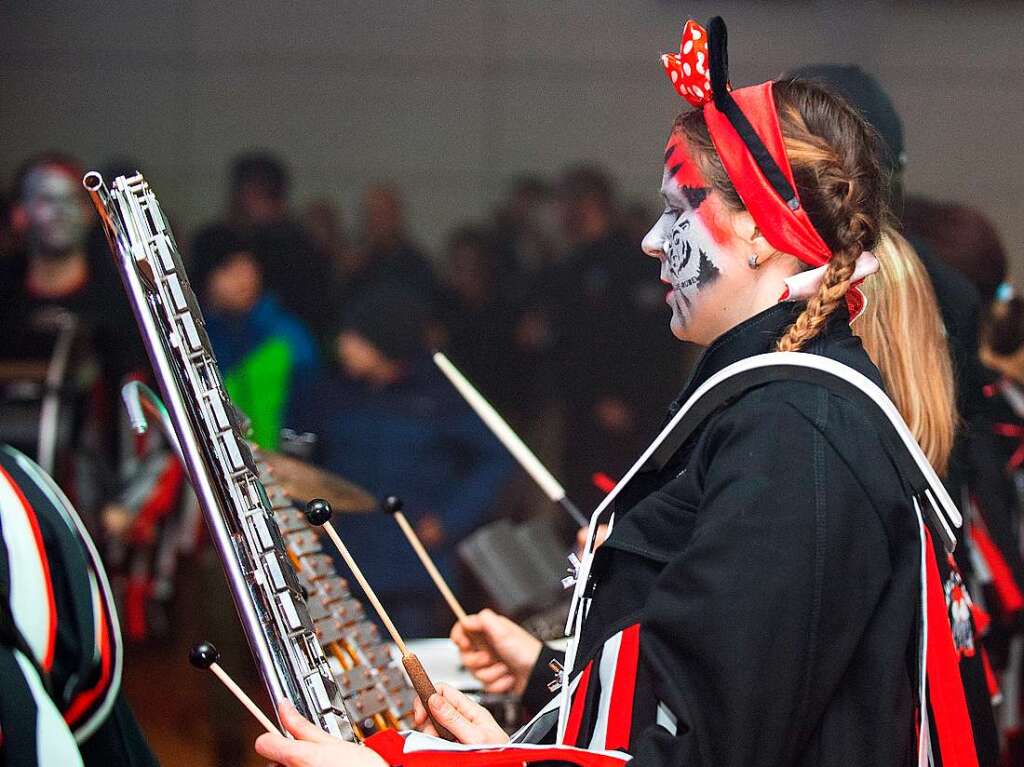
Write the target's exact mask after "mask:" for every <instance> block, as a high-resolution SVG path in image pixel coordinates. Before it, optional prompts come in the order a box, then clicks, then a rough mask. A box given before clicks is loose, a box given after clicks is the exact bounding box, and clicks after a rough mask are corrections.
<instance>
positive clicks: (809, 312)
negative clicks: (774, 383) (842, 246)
mask: <svg viewBox="0 0 1024 767" xmlns="http://www.w3.org/2000/svg"><path fill="white" fill-rule="evenodd" d="M858 255H860V254H859V253H858ZM856 260H857V257H856V256H853V255H852V254H849V253H844V254H842V255H839V254H836V255H834V256H833V257H832V260H831V261H829V264H828V269H826V270H825V276H824V278H823V279H822V281H821V286H820V287H819V288H818V293H817V295H815V296H813V297H812V298H811V299H810V300H809V301H808V302H807V307H806V308H805V309H804V310H803V311H802V312H800V316H799V317H797V318H796V320H795V321H794V322H793V324H792V325H790V326H789V330H787V331H786V334H785V335H784V336H782V338H780V339H779V343H778V345H777V346H776V347H775V348H776V349H777V350H778V351H780V352H796V351H800V349H801V348H802V347H803V345H804V344H806V343H807V342H808V341H810V340H811V339H812V338H814V337H815V336H816V335H818V333H819V332H821V329H822V328H823V327H824V326H825V323H826V322H827V321H828V318H829V316H830V315H831V314H832V312H834V311H835V310H836V307H838V306H839V304H840V303H841V302H842V301H845V300H846V291H847V290H849V288H850V278H851V277H853V269H854V263H855V262H856Z"/></svg>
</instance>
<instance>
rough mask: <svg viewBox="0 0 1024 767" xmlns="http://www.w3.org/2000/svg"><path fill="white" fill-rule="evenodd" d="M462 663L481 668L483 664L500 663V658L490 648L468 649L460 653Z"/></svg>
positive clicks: (466, 665) (469, 666)
mask: <svg viewBox="0 0 1024 767" xmlns="http://www.w3.org/2000/svg"><path fill="white" fill-rule="evenodd" d="M460 655H461V657H462V665H463V666H465V667H466V668H480V667H481V666H493V665H494V664H495V663H499V662H500V659H499V658H497V657H496V656H495V654H494V653H493V652H491V651H490V650H488V649H483V650H480V649H476V650H466V651H465V652H463V653H460Z"/></svg>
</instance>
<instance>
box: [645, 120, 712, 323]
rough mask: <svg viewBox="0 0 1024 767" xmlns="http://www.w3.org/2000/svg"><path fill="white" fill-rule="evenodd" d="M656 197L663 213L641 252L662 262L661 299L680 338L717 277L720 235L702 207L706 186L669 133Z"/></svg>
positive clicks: (676, 138)
mask: <svg viewBox="0 0 1024 767" xmlns="http://www.w3.org/2000/svg"><path fill="white" fill-rule="evenodd" d="M661 193H662V196H663V197H664V198H665V205H666V207H665V212H664V213H663V214H662V215H661V218H659V219H658V221H657V223H655V225H654V227H653V228H652V229H651V231H650V232H648V234H647V236H646V237H644V241H643V245H642V247H643V249H644V252H645V253H647V254H648V255H650V256H653V257H655V258H658V259H659V260H660V261H661V264H662V266H661V280H662V282H664V283H665V284H667V285H670V286H671V288H672V289H671V290H670V291H669V293H668V295H667V296H666V297H665V300H666V302H667V303H668V304H669V306H670V307H671V308H672V330H673V332H674V333H675V334H676V335H677V336H682V334H684V333H685V330H686V327H687V325H688V324H689V323H690V321H691V319H692V317H693V313H694V308H695V304H696V303H697V301H698V299H699V295H700V293H701V291H703V290H705V289H706V288H707V287H709V286H710V285H711V284H712V283H714V282H715V280H716V279H717V278H718V276H719V275H720V269H719V264H718V263H717V256H716V254H717V252H718V247H717V242H718V241H719V240H720V239H721V235H720V236H716V232H715V228H716V226H715V221H714V215H713V213H712V211H711V210H710V208H711V206H710V205H704V202H705V200H706V199H707V197H708V194H709V193H710V189H709V188H708V186H707V182H706V181H705V180H704V177H703V176H702V175H701V173H700V170H699V168H698V167H697V165H696V163H694V162H693V160H692V159H691V158H690V156H689V154H688V153H687V151H686V145H685V142H684V141H683V140H682V138H681V137H679V136H677V135H676V134H674V133H673V135H672V138H670V139H669V145H668V149H667V150H666V152H665V172H664V174H663V176H662V183H661Z"/></svg>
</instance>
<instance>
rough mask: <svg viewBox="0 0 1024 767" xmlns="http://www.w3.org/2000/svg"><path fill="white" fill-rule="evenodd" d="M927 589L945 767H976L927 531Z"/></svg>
mask: <svg viewBox="0 0 1024 767" xmlns="http://www.w3.org/2000/svg"><path fill="white" fill-rule="evenodd" d="M925 536H926V538H927V545H926V546H925V547H924V548H925V556H926V557H927V562H926V567H927V570H926V576H925V579H926V588H927V605H928V647H927V650H926V652H927V676H928V692H929V694H928V700H929V702H930V703H931V709H932V722H933V724H934V732H935V734H936V735H937V736H938V743H939V752H940V753H941V754H942V764H943V767H977V766H978V753H977V751H976V750H975V748H974V730H973V729H972V727H971V718H970V715H969V714H968V713H967V700H966V698H965V697H964V688H963V682H962V680H961V678H960V659H959V656H958V655H957V652H956V648H955V647H954V646H953V634H952V629H951V627H950V625H949V613H948V612H947V610H946V596H945V594H944V592H943V588H942V578H941V576H940V575H939V566H938V563H937V562H936V559H935V549H934V547H933V546H932V535H931V532H930V531H929V530H928V528H927V527H925Z"/></svg>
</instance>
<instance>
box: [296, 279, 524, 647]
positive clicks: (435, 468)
mask: <svg viewBox="0 0 1024 767" xmlns="http://www.w3.org/2000/svg"><path fill="white" fill-rule="evenodd" d="M428 318H429V314H428V312H427V308H426V305H425V303H424V302H423V301H422V300H421V297H420V294H419V293H418V292H416V291H410V290H406V289H403V288H401V287H399V286H398V285H397V284H390V285H389V284H382V285H379V286H377V287H374V288H371V289H369V290H368V291H367V292H366V293H365V294H364V295H363V296H361V297H360V298H358V299H356V300H355V301H354V302H353V303H352V304H351V305H350V306H349V307H348V308H347V310H346V312H345V314H344V317H343V319H342V321H341V323H340V324H339V326H338V330H339V332H338V333H337V334H336V335H335V338H336V347H335V349H336V355H337V356H336V365H335V367H334V369H333V370H330V371H327V372H325V373H324V374H322V375H321V376H320V377H319V378H318V379H317V380H316V381H314V382H312V385H311V386H310V387H309V388H307V389H305V390H299V391H297V392H296V396H295V398H294V400H293V402H294V407H293V408H292V412H291V415H290V417H289V419H288V421H287V424H286V425H287V426H288V427H289V428H291V429H293V430H294V431H296V432H297V433H304V432H305V433H312V434H315V435H316V438H317V446H316V455H315V457H314V460H315V461H316V462H317V463H319V464H320V465H321V466H323V467H324V468H326V469H329V470H330V471H333V472H336V473H338V474H340V475H341V476H343V477H345V478H346V479H348V480H350V481H352V482H355V483H357V484H359V485H362V486H363V487H365V488H366V489H367V490H369V491H370V492H371V493H373V494H374V495H376V496H378V497H383V496H385V495H392V494H393V495H397V496H399V497H400V498H402V499H403V500H404V501H405V504H406V513H407V515H408V516H409V518H410V521H411V522H412V523H413V524H414V525H415V526H416V528H417V530H418V532H419V535H420V537H421V539H422V540H423V542H424V544H425V545H426V546H427V547H428V548H429V549H430V550H431V551H432V554H433V556H434V557H435V561H436V562H437V565H438V567H439V568H440V569H441V571H442V572H443V573H444V574H445V576H446V578H451V577H452V575H453V571H454V569H455V557H454V554H455V546H456V544H457V543H458V542H459V541H460V540H462V538H464V537H465V536H466V535H468V534H469V533H470V532H472V531H473V530H474V529H475V528H476V527H477V526H479V525H481V524H483V523H484V522H486V521H487V520H488V517H489V510H490V508H491V503H492V501H493V499H494V498H495V496H496V495H497V493H498V490H499V487H500V486H501V484H502V483H503V482H504V480H505V478H506V475H507V474H508V471H509V468H510V459H509V457H508V455H507V454H506V452H505V450H504V449H503V448H502V447H501V445H500V444H499V443H498V441H497V440H496V439H495V438H494V437H493V436H491V434H490V433H489V432H488V431H487V429H486V427H485V426H484V425H483V423H482V422H481V421H480V420H479V418H477V416H476V415H475V414H474V413H473V412H472V411H471V410H470V409H469V407H468V406H467V405H466V404H465V403H464V402H463V401H462V400H461V399H460V398H459V396H458V394H457V393H456V392H455V391H454V390H453V389H452V388H451V386H450V385H449V384H448V383H447V381H445V380H444V378H443V376H442V375H441V374H440V373H439V372H438V371H437V370H436V369H435V368H434V365H433V364H432V363H431V361H430V358H429V356H428V355H427V354H426V351H425V349H424V346H423V340H422V339H423V332H424V325H425V324H426V322H427V321H428ZM336 525H337V526H338V528H339V532H340V533H341V535H342V537H343V538H344V539H345V541H346V543H347V544H348V546H349V547H350V549H351V550H352V554H353V556H355V558H356V561H357V562H359V564H360V565H361V566H362V568H363V570H364V572H365V574H366V577H367V579H368V580H369V581H370V582H371V583H372V584H373V585H374V588H376V589H377V590H378V592H379V594H380V596H381V599H382V600H383V601H384V603H385V604H386V605H387V606H388V610H389V611H391V614H392V616H393V617H394V619H395V622H396V624H397V625H398V626H399V627H400V628H401V631H402V633H403V635H405V636H411V637H416V636H420V637H422V636H441V635H443V634H444V633H447V627H448V623H449V616H448V615H447V614H446V613H445V611H444V608H443V606H441V604H440V600H439V597H438V596H437V593H436V591H435V590H433V588H432V587H431V584H430V581H429V579H427V578H425V577H424V573H423V568H422V566H421V565H420V564H419V562H418V560H417V559H416V557H415V555H414V553H413V552H412V550H411V549H410V548H409V546H408V544H407V543H406V541H405V539H404V538H403V537H402V535H401V532H400V531H399V529H398V527H397V526H396V525H395V523H394V521H393V520H391V519H388V518H386V517H385V516H383V515H351V516H341V517H339V518H338V519H337V520H336Z"/></svg>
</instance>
